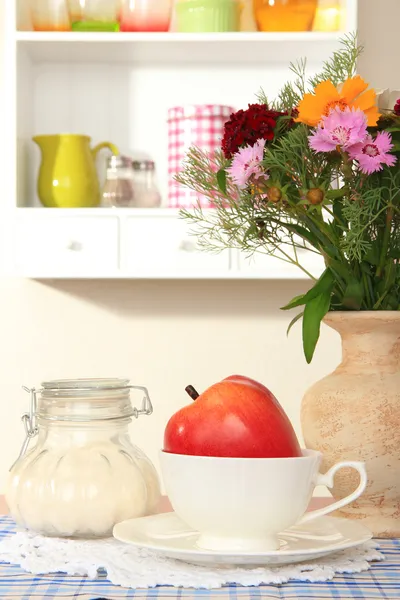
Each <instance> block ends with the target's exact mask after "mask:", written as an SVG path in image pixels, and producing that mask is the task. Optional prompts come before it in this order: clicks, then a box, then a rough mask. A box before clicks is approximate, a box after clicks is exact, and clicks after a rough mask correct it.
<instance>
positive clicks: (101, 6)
mask: <svg viewBox="0 0 400 600" xmlns="http://www.w3.org/2000/svg"><path fill="white" fill-rule="evenodd" d="M68 4H69V12H70V15H71V29H72V30H73V31H119V23H118V14H119V9H120V0H68Z"/></svg>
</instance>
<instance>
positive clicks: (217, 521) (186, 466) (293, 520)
mask: <svg viewBox="0 0 400 600" xmlns="http://www.w3.org/2000/svg"><path fill="white" fill-rule="evenodd" d="M302 452H303V456H301V457H297V458H217V457H208V456H188V455H184V454H170V453H168V452H161V455H160V461H161V470H162V475H163V479H164V484H165V488H166V492H167V494H168V497H169V499H170V501H171V504H172V507H173V509H174V511H175V512H176V514H177V515H178V516H179V517H180V518H181V519H182V520H183V521H184V522H185V523H186V524H187V525H189V526H190V527H191V528H193V529H195V530H196V531H198V532H199V533H200V537H199V539H198V542H197V545H198V546H199V547H200V548H205V549H208V550H216V551H240V550H246V551H268V550H278V549H279V541H278V537H277V534H278V533H279V532H282V531H284V530H285V529H287V528H288V527H291V526H292V525H295V524H297V525H299V524H301V523H306V522H307V521H311V520H312V519H316V518H318V517H321V516H322V515H327V514H329V513H331V512H332V511H334V510H337V509H338V508H342V507H343V506H346V504H349V503H350V502H353V501H354V500H356V499H357V498H358V497H359V496H361V494H362V493H363V491H364V490H365V487H366V485H367V474H366V470H365V465H364V463H362V462H341V463H338V464H337V465H335V466H333V467H332V468H331V469H329V471H328V472H327V473H326V474H325V475H321V474H320V473H319V468H320V464H321V459H322V455H321V454H320V453H319V452H315V451H313V450H303V451H302ZM344 467H350V468H352V469H356V470H357V471H358V472H359V474H360V483H359V486H358V487H357V489H356V490H355V491H354V492H353V493H352V494H350V495H349V496H347V497H346V498H343V499H342V500H339V501H338V502H334V503H333V504H331V505H329V506H326V507H324V508H321V509H318V510H314V511H312V512H308V513H306V510H307V507H308V504H309V502H310V500H311V497H312V494H313V491H314V488H315V486H317V485H325V486H327V487H328V488H330V487H332V486H333V478H334V476H335V473H336V472H337V471H338V470H339V469H342V468H344Z"/></svg>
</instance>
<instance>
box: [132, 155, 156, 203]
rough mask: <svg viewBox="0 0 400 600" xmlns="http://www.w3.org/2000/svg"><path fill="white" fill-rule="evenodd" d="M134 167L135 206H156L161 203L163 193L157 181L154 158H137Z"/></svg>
mask: <svg viewBox="0 0 400 600" xmlns="http://www.w3.org/2000/svg"><path fill="white" fill-rule="evenodd" d="M132 167H133V176H134V180H133V185H134V194H135V198H134V206H136V207H138V208H139V207H140V208H156V207H158V206H160V204H161V194H160V192H159V190H158V188H157V184H156V182H155V164H154V162H153V161H152V160H135V161H133V163H132Z"/></svg>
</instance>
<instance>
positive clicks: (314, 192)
mask: <svg viewBox="0 0 400 600" xmlns="http://www.w3.org/2000/svg"><path fill="white" fill-rule="evenodd" d="M306 198H307V200H308V201H309V203H310V204H313V205H314V206H316V205H318V204H322V202H323V201H324V198H325V193H324V192H323V190H321V188H311V190H308V192H307V194H306Z"/></svg>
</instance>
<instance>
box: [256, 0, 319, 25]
mask: <svg viewBox="0 0 400 600" xmlns="http://www.w3.org/2000/svg"><path fill="white" fill-rule="evenodd" d="M253 2H254V4H253V5H254V14H255V18H256V22H257V26H258V29H259V30H260V31H310V30H311V29H312V28H313V22H314V17H315V11H316V8H317V4H318V0H253Z"/></svg>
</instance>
